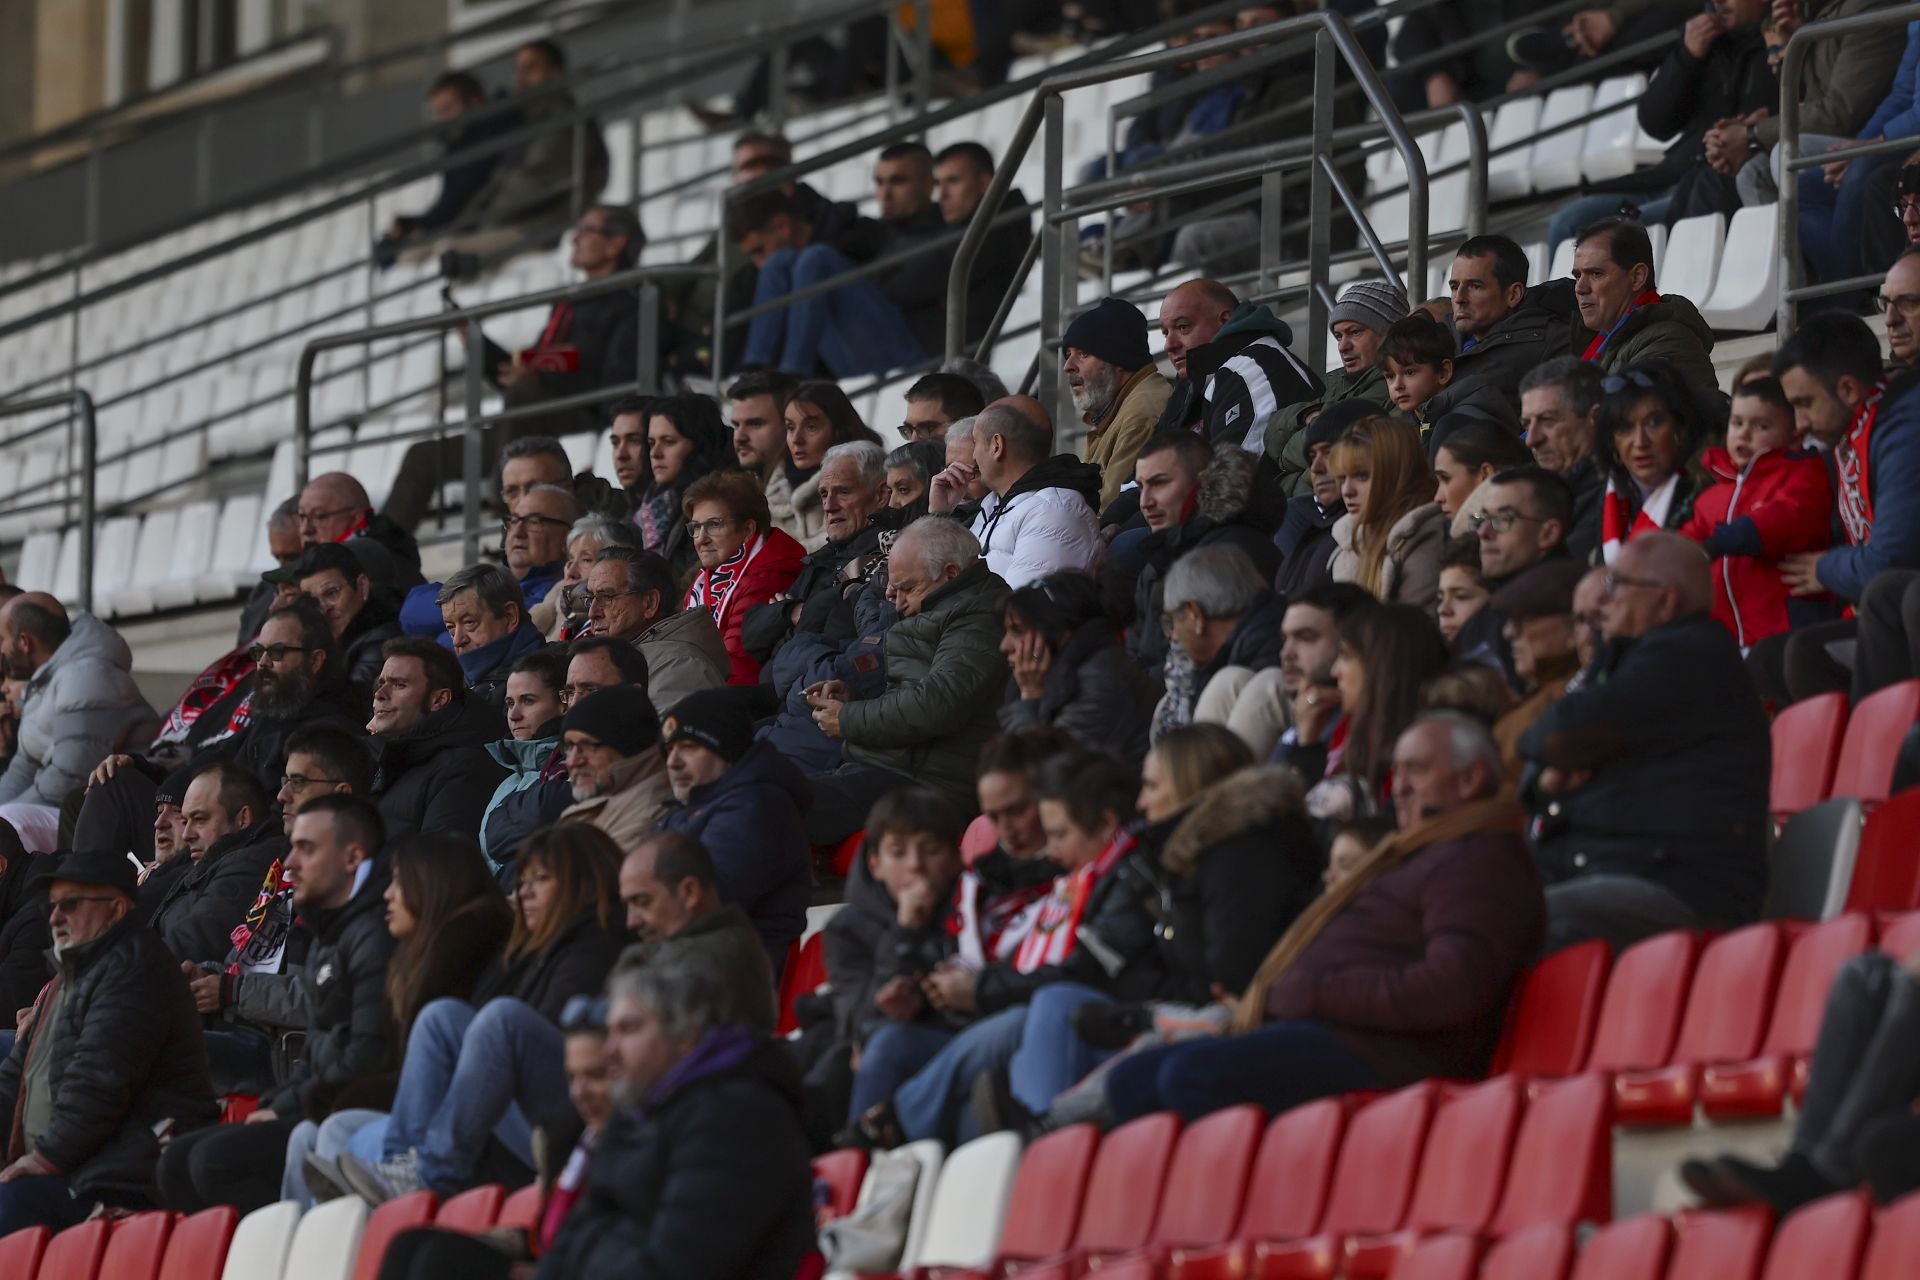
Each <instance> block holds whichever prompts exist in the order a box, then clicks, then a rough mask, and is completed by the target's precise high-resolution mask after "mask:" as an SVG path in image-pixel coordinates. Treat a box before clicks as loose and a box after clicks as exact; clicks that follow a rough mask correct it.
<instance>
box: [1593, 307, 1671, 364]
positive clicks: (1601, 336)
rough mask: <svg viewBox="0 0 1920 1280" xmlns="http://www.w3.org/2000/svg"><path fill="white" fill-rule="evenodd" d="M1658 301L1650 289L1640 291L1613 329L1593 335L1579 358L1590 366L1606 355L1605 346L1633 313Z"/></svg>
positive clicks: (1616, 321)
mask: <svg viewBox="0 0 1920 1280" xmlns="http://www.w3.org/2000/svg"><path fill="white" fill-rule="evenodd" d="M1658 301H1660V295H1659V293H1657V292H1655V291H1654V290H1652V289H1646V290H1642V291H1641V293H1640V294H1639V296H1637V297H1636V298H1634V300H1633V301H1631V302H1629V303H1628V304H1627V309H1626V310H1625V311H1622V312H1621V313H1620V318H1619V319H1618V320H1615V321H1614V322H1613V328H1611V329H1609V330H1607V331H1606V332H1605V333H1596V334H1594V335H1593V341H1592V342H1589V343H1588V344H1587V349H1586V350H1585V351H1582V352H1581V353H1580V358H1581V359H1582V360H1585V361H1586V362H1587V363H1588V364H1592V363H1593V362H1594V361H1596V360H1598V359H1599V358H1600V357H1601V356H1602V355H1604V354H1606V350H1607V344H1608V343H1609V342H1612V341H1613V335H1614V334H1616V333H1618V332H1620V326H1621V325H1624V324H1625V323H1626V322H1627V321H1628V320H1629V319H1631V318H1632V316H1633V313H1634V312H1636V311H1638V310H1639V309H1640V308H1642V307H1650V306H1652V305H1653V304H1654V303H1656V302H1658Z"/></svg>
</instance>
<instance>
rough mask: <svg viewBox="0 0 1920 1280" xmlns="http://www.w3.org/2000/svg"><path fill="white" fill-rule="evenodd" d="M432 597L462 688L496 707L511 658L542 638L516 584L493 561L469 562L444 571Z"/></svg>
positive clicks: (503, 691)
mask: <svg viewBox="0 0 1920 1280" xmlns="http://www.w3.org/2000/svg"><path fill="white" fill-rule="evenodd" d="M434 603H436V604H438V605H439V606H440V620H441V622H442V623H444V624H445V626H446V628H447V635H448V637H449V638H450V639H451V640H452V641H453V653H454V656H455V657H457V658H459V659H460V670H461V673H462V674H464V675H465V676H466V678H467V691H468V692H469V693H470V694H471V695H472V696H473V698H474V700H475V701H476V702H477V703H478V704H479V705H481V706H483V707H488V708H491V709H492V710H494V711H500V710H501V708H502V707H503V706H504V705H505V701H504V700H505V698H506V692H507V675H508V673H509V672H511V671H512V670H513V664H514V663H516V662H518V661H520V659H521V658H523V657H525V656H526V655H527V654H529V653H532V652H533V651H534V650H535V649H538V648H539V647H540V646H541V645H543V644H545V643H546V639H547V638H546V637H545V636H543V635H541V634H540V628H538V627H536V626H534V625H533V621H532V619H530V618H529V617H528V616H527V608H526V601H525V599H524V597H523V596H522V595H521V594H520V584H519V583H517V582H515V581H514V580H513V575H512V574H510V573H508V572H507V571H506V570H505V569H502V568H501V567H500V566H499V565H497V564H472V565H468V566H467V567H466V568H464V569H460V570H458V571H456V572H455V573H453V574H451V575H449V577H448V578H447V580H446V581H445V582H444V583H442V584H441V585H440V590H439V591H438V592H437V593H435V595H434Z"/></svg>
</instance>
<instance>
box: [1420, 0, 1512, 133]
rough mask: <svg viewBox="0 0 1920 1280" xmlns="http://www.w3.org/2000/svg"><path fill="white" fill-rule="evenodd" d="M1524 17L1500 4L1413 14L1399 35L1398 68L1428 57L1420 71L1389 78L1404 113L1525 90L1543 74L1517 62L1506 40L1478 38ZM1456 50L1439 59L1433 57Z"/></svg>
mask: <svg viewBox="0 0 1920 1280" xmlns="http://www.w3.org/2000/svg"><path fill="white" fill-rule="evenodd" d="M1516 16H1519V15H1516V14H1513V13H1512V12H1511V11H1510V10H1509V9H1507V8H1505V7H1503V6H1500V5H1491V4H1490V5H1484V6H1468V5H1464V4H1458V5H1441V6H1436V7H1435V8H1433V9H1430V10H1421V11H1420V12H1418V13H1415V14H1410V15H1408V18H1407V21H1406V22H1405V23H1403V24H1401V26H1400V29H1399V30H1398V31H1397V32H1395V33H1394V36H1393V43H1392V46H1391V52H1392V55H1393V61H1394V64H1395V65H1396V66H1399V65H1401V64H1405V63H1409V62H1413V61H1415V60H1416V59H1425V60H1426V61H1425V63H1424V65H1423V66H1422V67H1421V68H1420V69H1419V70H1415V71H1399V72H1396V73H1394V74H1393V75H1392V76H1391V78H1390V79H1389V81H1388V85H1389V88H1390V90H1391V92H1392V94H1393V99H1394V103H1395V105H1397V106H1398V107H1399V108H1400V109H1401V110H1402V111H1418V110H1421V109H1422V108H1428V107H1450V106H1452V105H1453V104H1454V103H1456V102H1481V101H1484V100H1486V99H1488V98H1494V97H1498V96H1499V95H1501V94H1503V93H1514V92H1517V91H1519V90H1522V89H1525V88H1526V87H1527V86H1528V85H1530V84H1532V83H1533V82H1534V81H1535V80H1537V79H1539V78H1540V77H1539V75H1538V74H1537V73H1535V72H1533V71H1530V70H1527V69H1526V68H1524V67H1522V66H1520V65H1519V64H1517V63H1516V62H1515V61H1514V58H1513V55H1512V54H1511V53H1509V52H1508V50H1507V47H1506V45H1505V44H1504V43H1502V42H1501V41H1498V40H1479V41H1476V40H1475V39H1474V35H1475V33H1476V31H1477V30H1478V29H1482V28H1484V27H1486V26H1494V25H1498V24H1502V23H1505V22H1507V21H1509V20H1510V19H1511V18H1513V17H1516ZM1445 52H1451V56H1450V57H1445V58H1442V59H1441V60H1439V61H1434V60H1433V59H1432V58H1431V57H1430V56H1429V55H1433V54H1440V53H1445Z"/></svg>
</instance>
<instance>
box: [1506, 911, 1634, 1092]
mask: <svg viewBox="0 0 1920 1280" xmlns="http://www.w3.org/2000/svg"><path fill="white" fill-rule="evenodd" d="M1612 963H1613V949H1612V948H1611V947H1609V946H1608V945H1607V944H1606V943H1604V942H1600V941H1593V942H1582V943H1579V944H1578V945H1576V946H1571V947H1568V948H1566V949H1565V950H1564V951H1557V952H1555V953H1554V954H1553V955H1551V956H1548V957H1547V958H1546V959H1545V960H1542V961H1541V962H1540V963H1539V964H1537V965H1535V966H1534V967H1533V969H1532V970H1531V971H1530V972H1529V973H1528V974H1527V976H1526V980H1525V981H1523V982H1521V983H1520V984H1519V989H1518V990H1517V991H1516V992H1515V993H1514V998H1513V1007H1512V1008H1511V1009H1509V1010H1508V1011H1507V1022H1506V1026H1505V1028H1504V1029H1503V1030H1502V1031H1501V1034H1500V1043H1499V1045H1498V1046H1497V1047H1496V1048H1495V1049H1494V1052H1493V1069H1492V1071H1491V1072H1490V1074H1492V1075H1506V1074H1508V1073H1512V1074H1514V1075H1518V1076H1551V1077H1556V1078H1557V1077H1560V1076H1570V1075H1574V1074H1576V1073H1578V1072H1579V1071H1580V1069H1581V1068H1582V1067H1584V1066H1586V1065H1587V1053H1588V1052H1589V1051H1590V1050H1591V1049H1592V1048H1593V1032H1594V1026H1595V1024H1596V1023H1597V1022H1599V1020H1600V1000H1601V997H1602V996H1603V995H1604V994H1605V993H1606V989H1607V968H1608V966H1609V965H1611V964H1612Z"/></svg>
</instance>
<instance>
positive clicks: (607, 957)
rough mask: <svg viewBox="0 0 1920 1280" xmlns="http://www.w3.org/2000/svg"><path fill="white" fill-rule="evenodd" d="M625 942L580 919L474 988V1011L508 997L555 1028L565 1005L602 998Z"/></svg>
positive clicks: (597, 923)
mask: <svg viewBox="0 0 1920 1280" xmlns="http://www.w3.org/2000/svg"><path fill="white" fill-rule="evenodd" d="M626 942H627V939H626V938H625V937H623V936H622V935H621V934H620V933H619V932H617V931H615V930H612V929H609V928H607V927H606V926H604V925H602V924H601V923H600V921H599V919H598V918H596V917H594V916H591V915H588V916H583V917H581V918H580V919H578V920H575V921H574V922H573V923H572V924H570V925H568V926H566V927H565V928H564V929H562V930H560V932H559V933H557V934H555V935H554V937H553V941H551V942H549V943H548V944H547V945H546V946H544V947H542V948H541V949H540V950H538V951H534V952H528V953H525V954H522V955H520V956H518V957H516V958H515V959H513V960H512V961H511V962H505V963H503V964H502V965H500V966H498V967H496V968H495V969H493V970H492V971H491V972H490V973H489V974H488V975H487V976H486V977H485V978H483V979H481V981H480V983H479V984H478V985H477V986H476V987H475V988H474V991H473V1003H474V1006H475V1007H476V1008H478V1007H479V1006H480V1005H483V1004H485V1003H486V1002H487V1001H489V1000H492V999H495V998H497V997H499V996H511V997H513V998H514V999H515V1000H519V1001H521V1002H522V1003H524V1004H529V1005H532V1006H533V1007H534V1008H535V1009H538V1010H539V1011H540V1016H542V1017H543V1018H545V1019H546V1020H547V1021H548V1022H551V1023H552V1024H553V1025H554V1026H556V1027H557V1026H559V1025H560V1014H561V1013H562V1012H563V1011H564V1010H565V1009H566V1007H567V1001H568V1000H570V999H572V998H573V997H574V996H580V995H598V994H600V988H601V987H602V986H603V985H604V984H605V983H606V980H607V974H608V973H609V972H611V971H612V969H613V963H614V961H616V960H618V959H619V958H620V949H621V947H623V946H625V945H626Z"/></svg>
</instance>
